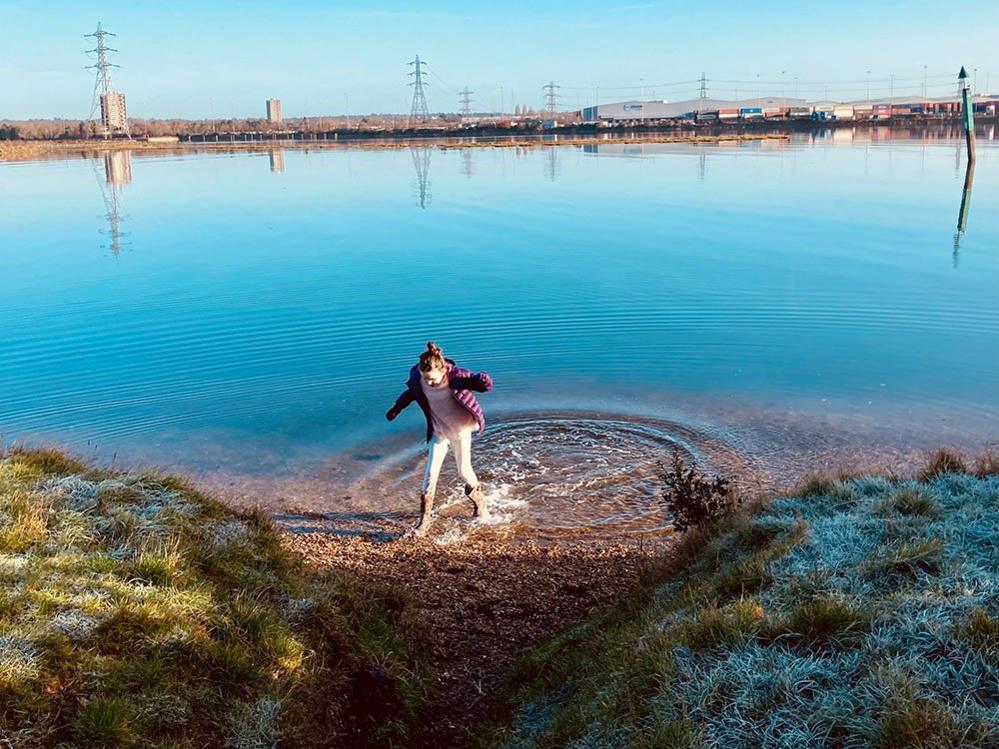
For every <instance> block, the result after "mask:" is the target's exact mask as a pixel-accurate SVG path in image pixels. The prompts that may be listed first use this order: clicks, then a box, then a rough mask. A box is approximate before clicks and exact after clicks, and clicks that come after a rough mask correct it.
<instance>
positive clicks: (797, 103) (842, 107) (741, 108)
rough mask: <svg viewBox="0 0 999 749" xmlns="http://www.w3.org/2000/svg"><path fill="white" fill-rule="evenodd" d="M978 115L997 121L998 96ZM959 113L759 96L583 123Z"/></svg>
mask: <svg viewBox="0 0 999 749" xmlns="http://www.w3.org/2000/svg"><path fill="white" fill-rule="evenodd" d="M974 108H975V113H976V114H983V115H995V114H996V111H997V108H999V94H988V95H979V96H975V97H974ZM960 111H961V103H960V101H959V100H958V99H956V98H955V97H941V98H936V99H925V98H922V97H898V98H894V99H872V100H869V101H864V102H853V103H849V102H848V103H841V102H832V101H817V102H807V101H805V100H804V99H796V98H792V97H784V96H761V97H754V98H751V99H738V100H725V99H710V98H706V97H704V98H697V99H687V100H684V101H675V102H670V101H663V100H657V101H621V102H616V103H613V104H599V105H596V106H592V107H585V108H583V110H582V111H581V116H582V119H583V121H585V122H603V123H611V122H615V123H617V122H628V121H643V120H644V121H653V120H690V121H696V122H714V121H732V120H754V119H813V120H879V119H888V118H889V117H892V118H899V117H903V118H904V117H916V116H921V115H953V114H957V113H959V112H960Z"/></svg>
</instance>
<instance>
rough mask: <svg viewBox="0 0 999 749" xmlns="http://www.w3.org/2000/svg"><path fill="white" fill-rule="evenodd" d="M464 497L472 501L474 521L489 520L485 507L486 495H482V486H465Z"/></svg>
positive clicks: (487, 509) (487, 508)
mask: <svg viewBox="0 0 999 749" xmlns="http://www.w3.org/2000/svg"><path fill="white" fill-rule="evenodd" d="M465 496H466V497H468V498H469V499H470V500H472V506H473V507H474V508H475V517H476V519H477V520H480V521H486V520H489V507H488V506H487V505H486V495H485V494H483V493H482V485H481V484H477V485H475V486H472V485H471V484H465Z"/></svg>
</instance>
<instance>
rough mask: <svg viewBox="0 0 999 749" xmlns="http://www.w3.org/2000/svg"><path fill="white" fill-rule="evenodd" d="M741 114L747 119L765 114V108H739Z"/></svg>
mask: <svg viewBox="0 0 999 749" xmlns="http://www.w3.org/2000/svg"><path fill="white" fill-rule="evenodd" d="M739 116H740V117H742V118H743V119H745V120H748V119H752V118H755V117H762V116H763V109H761V108H760V107H743V108H742V109H740V110H739Z"/></svg>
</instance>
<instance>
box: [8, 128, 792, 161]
mask: <svg viewBox="0 0 999 749" xmlns="http://www.w3.org/2000/svg"><path fill="white" fill-rule="evenodd" d="M788 137H789V136H788V134H787V133H717V134H699V135H682V134H680V135H663V134H661V133H658V134H657V133H644V134H635V135H634V136H629V137H628V138H615V139H597V138H595V137H587V136H585V135H584V136H566V135H560V136H559V138H558V140H545V139H543V137H542V136H530V135H522V136H498V137H495V138H481V139H472V138H466V139H459V138H457V137H453V138H444V137H437V138H408V139H407V138H403V137H397V138H393V139H384V140H372V139H362V140H350V139H343V140H318V141H312V140H295V141H282V140H275V141H234V142H229V141H227V140H221V141H218V142H213V141H206V142H201V141H198V142H188V141H185V142H182V143H179V142H148V141H143V140H131V141H130V140H110V141H101V140H28V141H24V140H12V141H0V161H22V160H32V159H45V158H54V157H60V156H62V157H65V156H70V155H94V154H97V153H102V152H107V151H143V152H156V151H160V152H164V153H176V152H178V151H187V152H195V151H230V150H242V151H268V150H274V149H302V150H321V149H343V148H363V149H389V150H391V149H398V148H410V147H414V146H418V147H421V148H441V149H453V148H544V147H553V146H583V145H592V144H601V145H610V144H614V143H619V144H635V143H724V142H739V141H759V140H787V139H788Z"/></svg>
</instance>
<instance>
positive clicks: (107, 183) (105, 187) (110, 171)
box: [94, 151, 132, 255]
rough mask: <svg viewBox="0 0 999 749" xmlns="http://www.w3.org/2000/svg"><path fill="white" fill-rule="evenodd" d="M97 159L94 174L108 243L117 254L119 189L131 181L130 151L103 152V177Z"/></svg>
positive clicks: (119, 237)
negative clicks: (98, 189) (101, 204)
mask: <svg viewBox="0 0 999 749" xmlns="http://www.w3.org/2000/svg"><path fill="white" fill-rule="evenodd" d="M98 163H99V162H98V161H96V160H95V161H94V176H95V177H97V184H98V185H99V186H100V188H101V196H102V197H103V198H104V217H105V219H106V220H107V222H108V228H107V236H108V237H109V240H108V244H107V245H105V246H106V247H107V248H108V249H110V250H111V252H112V254H114V255H117V254H118V253H119V252H121V248H122V242H121V239H122V236H123V234H122V231H121V220H122V219H121V190H122V187H124V186H125V185H128V184H131V183H132V152H131V151H111V152H109V153H106V154H104V179H103V180H102V179H101V177H100V172H99V171H98V169H99V167H98Z"/></svg>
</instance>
